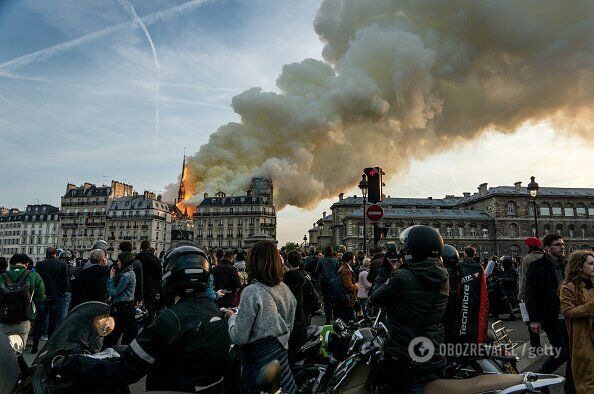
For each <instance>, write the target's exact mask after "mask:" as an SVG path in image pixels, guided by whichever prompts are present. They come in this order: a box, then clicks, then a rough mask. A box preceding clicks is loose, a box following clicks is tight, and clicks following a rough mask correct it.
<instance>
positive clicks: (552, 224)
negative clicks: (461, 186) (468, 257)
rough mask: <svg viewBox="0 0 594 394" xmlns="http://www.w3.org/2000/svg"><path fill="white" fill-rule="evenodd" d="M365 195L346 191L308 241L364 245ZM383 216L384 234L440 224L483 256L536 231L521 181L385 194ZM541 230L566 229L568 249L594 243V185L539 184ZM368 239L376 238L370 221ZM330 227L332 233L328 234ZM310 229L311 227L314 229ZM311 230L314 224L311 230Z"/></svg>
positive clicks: (519, 250) (517, 244)
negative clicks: (440, 194)
mask: <svg viewBox="0 0 594 394" xmlns="http://www.w3.org/2000/svg"><path fill="white" fill-rule="evenodd" d="M362 204H363V199H362V197H357V196H353V197H344V195H343V194H341V195H339V199H338V201H337V202H335V203H334V204H333V205H332V206H331V210H332V215H330V217H331V218H332V219H331V224H330V225H329V226H328V222H327V219H326V218H327V216H326V215H325V214H324V217H323V218H322V219H320V220H318V222H317V227H314V229H316V230H317V231H312V232H310V234H313V235H314V236H316V237H317V239H314V240H312V239H311V238H310V244H316V245H317V246H318V248H322V247H323V246H324V245H326V244H331V245H338V244H343V245H345V246H347V248H348V249H350V250H359V249H362V247H363V209H362ZM380 205H381V206H382V207H383V208H384V211H385V217H384V219H382V220H381V221H380V222H379V226H380V227H388V228H389V230H388V235H387V238H386V240H382V241H381V242H388V241H395V242H398V241H399V239H398V237H399V234H400V232H401V231H402V230H403V229H405V228H406V227H408V226H410V225H413V224H424V225H429V226H432V227H434V228H436V229H438V230H439V232H440V233H441V235H442V236H443V238H444V240H445V241H446V242H447V243H450V244H452V245H454V246H455V247H457V248H459V249H460V248H463V247H465V246H473V247H475V248H476V249H477V251H478V252H479V253H480V255H481V257H488V256H490V255H493V254H496V255H504V254H512V255H519V254H523V253H525V252H526V247H525V246H524V243H523V240H524V239H525V238H527V237H529V236H533V235H535V233H536V230H535V228H534V214H533V210H532V202H531V200H530V198H529V194H528V191H527V189H526V187H522V184H521V182H516V183H515V184H514V186H498V187H492V188H488V185H487V184H486V183H484V184H481V185H480V186H479V187H478V192H477V193H474V194H470V193H464V194H463V196H453V195H447V196H445V197H444V198H443V199H434V198H431V197H429V198H426V199H424V198H390V197H387V198H384V201H383V202H382V203H380ZM537 210H538V234H539V236H540V237H541V238H542V237H543V236H544V235H546V234H549V233H559V234H561V235H563V237H564V239H565V243H566V244H567V251H568V252H571V251H573V250H576V249H579V248H590V247H593V246H594V189H587V188H557V187H541V188H540V190H539V193H538V197H537ZM367 223H368V228H367V236H368V239H369V241H368V245H371V243H372V242H373V241H372V239H373V230H372V225H371V224H370V222H369V221H368V222H367ZM328 227H329V228H330V230H331V232H330V238H328ZM314 229H312V230H314ZM310 231H311V230H310Z"/></svg>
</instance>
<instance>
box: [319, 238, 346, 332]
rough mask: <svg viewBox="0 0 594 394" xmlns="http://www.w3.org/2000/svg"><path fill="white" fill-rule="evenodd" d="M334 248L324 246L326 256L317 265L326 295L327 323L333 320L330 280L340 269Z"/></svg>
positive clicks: (321, 286) (321, 285) (324, 294)
mask: <svg viewBox="0 0 594 394" xmlns="http://www.w3.org/2000/svg"><path fill="white" fill-rule="evenodd" d="M333 254H334V250H333V249H332V246H330V245H328V246H326V248H324V257H322V258H321V259H319V260H318V265H317V267H316V274H317V276H318V280H319V281H320V288H321V289H322V294H323V296H324V317H325V318H326V324H330V323H331V321H332V314H333V308H332V300H331V299H330V288H329V286H330V281H331V280H332V278H333V277H334V275H335V274H336V272H337V271H338V268H339V266H340V263H339V262H338V260H336V259H335V258H334V257H332V255H333Z"/></svg>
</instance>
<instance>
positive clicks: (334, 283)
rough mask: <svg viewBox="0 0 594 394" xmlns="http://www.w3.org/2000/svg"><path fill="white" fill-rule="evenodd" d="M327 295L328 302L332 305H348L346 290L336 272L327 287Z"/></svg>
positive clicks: (339, 275) (340, 276)
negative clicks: (328, 297)
mask: <svg viewBox="0 0 594 394" xmlns="http://www.w3.org/2000/svg"><path fill="white" fill-rule="evenodd" d="M328 293H329V294H330V301H332V305H335V306H344V305H346V304H348V303H349V296H348V294H347V292H346V289H345V288H344V286H343V285H342V275H341V274H340V272H337V273H336V275H334V276H333V277H332V279H331V280H330V284H329V285H328Z"/></svg>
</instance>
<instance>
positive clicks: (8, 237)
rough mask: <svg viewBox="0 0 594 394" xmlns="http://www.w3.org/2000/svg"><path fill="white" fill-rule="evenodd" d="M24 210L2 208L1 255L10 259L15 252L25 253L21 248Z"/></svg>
mask: <svg viewBox="0 0 594 394" xmlns="http://www.w3.org/2000/svg"><path fill="white" fill-rule="evenodd" d="M23 217H24V212H21V211H20V210H19V209H17V208H5V207H1V209H0V256H2V257H6V258H7V259H10V257H11V256H12V255H13V254H15V253H24V252H23V250H22V248H21V234H22V231H23V228H22V224H23Z"/></svg>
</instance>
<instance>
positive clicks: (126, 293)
mask: <svg viewBox="0 0 594 394" xmlns="http://www.w3.org/2000/svg"><path fill="white" fill-rule="evenodd" d="M114 279H115V278H109V281H108V282H107V291H108V292H109V295H110V297H111V298H112V300H113V302H122V301H134V289H135V288H136V275H135V274H134V271H132V270H129V271H126V272H124V273H123V274H122V277H121V278H120V281H119V283H118V285H117V286H116V285H115V280H114Z"/></svg>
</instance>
